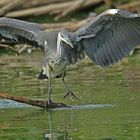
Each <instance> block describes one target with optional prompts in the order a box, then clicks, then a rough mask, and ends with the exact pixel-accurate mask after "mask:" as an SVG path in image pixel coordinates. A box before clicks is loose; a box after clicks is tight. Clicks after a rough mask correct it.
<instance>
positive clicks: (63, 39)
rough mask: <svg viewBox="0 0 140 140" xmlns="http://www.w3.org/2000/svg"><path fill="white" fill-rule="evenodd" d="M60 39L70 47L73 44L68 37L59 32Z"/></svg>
mask: <svg viewBox="0 0 140 140" xmlns="http://www.w3.org/2000/svg"><path fill="white" fill-rule="evenodd" d="M60 40H61V41H64V42H65V43H66V44H68V45H70V46H71V47H72V48H74V47H73V44H72V43H71V41H70V40H69V39H68V38H64V37H63V36H62V35H61V34H60Z"/></svg>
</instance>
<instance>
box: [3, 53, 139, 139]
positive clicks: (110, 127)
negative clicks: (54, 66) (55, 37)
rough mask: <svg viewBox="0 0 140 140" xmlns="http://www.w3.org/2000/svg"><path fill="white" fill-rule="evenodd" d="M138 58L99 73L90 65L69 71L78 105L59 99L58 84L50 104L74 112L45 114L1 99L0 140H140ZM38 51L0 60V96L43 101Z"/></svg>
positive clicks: (57, 81)
mask: <svg viewBox="0 0 140 140" xmlns="http://www.w3.org/2000/svg"><path fill="white" fill-rule="evenodd" d="M139 54H140V53H139V52H137V53H136V54H135V55H134V56H133V57H129V58H126V59H124V60H123V62H121V63H120V64H117V65H115V66H111V67H109V68H107V69H101V68H100V67H98V66H95V65H93V64H92V63H91V62H90V61H89V60H87V59H86V60H84V61H82V62H81V63H79V64H77V65H74V66H70V67H68V72H67V77H66V82H67V83H68V85H69V86H70V87H71V89H72V90H73V91H74V92H75V94H76V95H77V96H78V97H79V100H70V99H65V100H64V99H63V96H64V95H65V93H66V90H65V88H64V86H63V84H62V82H61V79H54V80H53V96H52V98H53V100H54V101H56V102H63V103H66V104H69V105H72V106H73V107H72V108H71V109H69V108H62V109H52V110H49V111H45V110H43V109H40V108H37V107H32V106H28V105H25V104H19V103H17V102H13V101H10V100H6V99H1V100H0V140H140V110H139V106H140V55H139ZM42 55H43V53H42V52H40V51H39V52H37V51H36V52H34V53H32V54H31V55H29V54H26V53H25V54H22V55H20V56H15V55H10V56H9V55H6V54H5V53H3V54H1V56H0V92H5V93H9V94H12V95H19V96H20V95H21V96H26V97H30V98H35V99H45V98H47V81H38V80H37V77H38V73H39V71H40V67H41V60H42Z"/></svg>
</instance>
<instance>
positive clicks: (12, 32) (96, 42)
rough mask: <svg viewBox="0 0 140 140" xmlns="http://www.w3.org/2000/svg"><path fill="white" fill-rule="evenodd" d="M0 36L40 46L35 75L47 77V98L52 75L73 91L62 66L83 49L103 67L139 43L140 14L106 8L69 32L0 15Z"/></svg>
mask: <svg viewBox="0 0 140 140" xmlns="http://www.w3.org/2000/svg"><path fill="white" fill-rule="evenodd" d="M0 38H4V39H5V40H10V41H15V42H21V43H29V44H31V45H33V46H38V47H41V48H44V51H45V57H44V61H43V65H42V71H41V73H40V76H39V77H40V78H41V79H44V78H48V81H49V86H48V89H49V99H50V95H51V91H52V90H51V78H54V77H62V79H63V82H64V84H65V86H66V88H67V89H68V93H71V94H73V93H72V91H71V90H70V89H69V88H68V86H67V85H66V83H65V81H64V76H65V68H66V66H67V65H68V64H75V63H76V62H77V60H79V59H83V58H84V54H85V53H86V54H87V55H88V56H89V58H90V59H91V60H92V61H93V62H94V63H95V64H97V65H100V66H101V67H107V66H109V65H112V64H115V63H117V62H118V61H120V60H121V59H122V58H123V57H125V56H126V55H127V54H129V53H130V52H131V51H132V50H134V48H135V47H136V45H139V44H140V16H139V15H137V14H134V13H131V12H128V11H124V10H119V9H110V10H107V11H105V12H103V13H102V14H100V15H98V16H97V17H96V18H94V19H93V20H91V21H90V22H89V23H87V24H86V25H84V26H82V27H80V28H79V29H78V30H77V31H76V32H73V33H71V32H69V31H67V30H65V29H62V30H60V31H59V32H47V31H44V29H42V28H41V27H40V25H39V24H36V23H29V22H25V21H20V20H15V19H10V18H0Z"/></svg>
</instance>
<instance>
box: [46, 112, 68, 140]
mask: <svg viewBox="0 0 140 140" xmlns="http://www.w3.org/2000/svg"><path fill="white" fill-rule="evenodd" d="M48 121H49V130H50V132H49V133H45V135H44V140H69V139H70V137H68V131H67V128H66V125H64V130H63V132H62V130H61V132H55V130H53V125H52V121H53V120H52V111H51V110H50V111H48Z"/></svg>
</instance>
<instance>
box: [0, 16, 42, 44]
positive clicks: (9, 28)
mask: <svg viewBox="0 0 140 140" xmlns="http://www.w3.org/2000/svg"><path fill="white" fill-rule="evenodd" d="M42 30H43V29H42V28H41V27H40V25H39V24H36V23H30V22H26V21H21V20H16V19H11V18H5V17H3V18H0V39H5V40H9V41H15V42H21V43H27V44H31V45H35V46H41V42H40V40H39V34H40V32H41V31H42Z"/></svg>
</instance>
